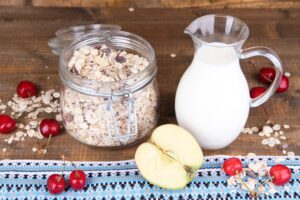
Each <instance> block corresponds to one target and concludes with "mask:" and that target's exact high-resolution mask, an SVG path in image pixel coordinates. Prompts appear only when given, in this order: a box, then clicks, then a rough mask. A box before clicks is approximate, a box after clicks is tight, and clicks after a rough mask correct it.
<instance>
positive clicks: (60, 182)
mask: <svg viewBox="0 0 300 200" xmlns="http://www.w3.org/2000/svg"><path fill="white" fill-rule="evenodd" d="M47 188H48V190H49V192H50V193H51V194H60V193H62V192H63V191H64V190H65V188H66V181H65V179H64V177H63V176H62V175H59V174H52V175H51V176H49V178H48V180H47Z"/></svg>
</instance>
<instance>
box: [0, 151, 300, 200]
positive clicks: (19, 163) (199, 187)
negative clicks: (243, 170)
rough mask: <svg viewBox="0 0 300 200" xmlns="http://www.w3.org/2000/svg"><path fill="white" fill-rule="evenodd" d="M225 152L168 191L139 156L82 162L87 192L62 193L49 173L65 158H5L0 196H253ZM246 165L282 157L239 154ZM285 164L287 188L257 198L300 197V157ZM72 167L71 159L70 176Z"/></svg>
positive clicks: (105, 198)
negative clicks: (53, 190)
mask: <svg viewBox="0 0 300 200" xmlns="http://www.w3.org/2000/svg"><path fill="white" fill-rule="evenodd" d="M225 158H226V157H225V156H212V157H206V158H205V163H204V165H203V167H202V168H201V169H200V170H199V171H198V172H197V175H196V177H195V179H194V180H193V181H192V182H191V183H190V184H188V186H187V187H186V188H185V189H182V190H178V191H171V190H164V189H160V188H158V187H156V186H153V185H151V184H149V183H148V182H147V181H145V179H143V177H142V176H141V175H140V173H139V172H138V170H137V168H136V165H135V163H134V161H132V160H130V161H120V162H77V167H78V168H79V169H82V170H85V172H86V173H87V176H88V183H87V186H86V187H85V188H84V189H83V190H82V191H77V192H76V191H74V190H72V189H71V188H69V187H68V188H66V191H65V192H64V193H62V194H60V195H51V194H49V193H48V191H47V187H46V182H47V177H48V176H49V175H50V174H53V173H61V170H62V162H61V161H36V160H3V161H0V199H43V200H48V199H57V200H59V199H74V200H75V199H78V200H79V199H95V200H96V199H102V200H118V199H124V200H125V199H130V200H136V199H145V200H146V199H161V200H164V199H166V200H173V199H174V200H175V199H182V200H183V199H189V200H193V199H197V200H200V199H219V200H222V199H224V200H225V199H226V200H227V199H251V198H250V196H249V194H248V193H247V192H246V191H241V190H240V189H238V188H237V187H235V186H230V185H228V184H227V179H228V177H227V176H226V175H225V174H224V172H222V170H221V169H220V167H221V165H222V163H223V161H224V159H225ZM240 158H241V159H242V161H243V164H244V165H245V166H247V163H248V162H249V161H250V160H251V161H260V160H264V161H266V162H267V163H268V165H274V164H276V162H277V161H278V158H279V157H268V156H262V157H255V158H252V159H250V160H249V159H246V158H245V157H240ZM280 158H281V159H282V158H283V160H284V161H282V162H281V163H283V164H286V165H288V166H289V167H290V168H291V169H292V173H293V175H292V179H291V181H290V182H289V183H288V184H287V187H288V188H289V189H288V190H287V189H286V188H285V189H284V188H283V187H280V188H279V187H278V188H277V190H278V192H276V193H274V194H269V195H266V194H264V195H260V196H259V198H257V199H300V174H299V170H300V157H280ZM71 170H73V167H72V166H71V164H67V166H66V172H65V178H68V175H69V174H70V171H71Z"/></svg>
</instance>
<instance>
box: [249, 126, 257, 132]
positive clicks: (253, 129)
mask: <svg viewBox="0 0 300 200" xmlns="http://www.w3.org/2000/svg"><path fill="white" fill-rule="evenodd" d="M251 130H252V131H253V132H254V133H257V132H258V131H259V128H258V127H257V126H254V127H252V128H251Z"/></svg>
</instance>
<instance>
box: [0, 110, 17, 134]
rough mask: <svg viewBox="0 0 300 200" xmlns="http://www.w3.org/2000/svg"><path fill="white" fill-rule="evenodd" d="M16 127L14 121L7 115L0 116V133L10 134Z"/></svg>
mask: <svg viewBox="0 0 300 200" xmlns="http://www.w3.org/2000/svg"><path fill="white" fill-rule="evenodd" d="M15 127H16V121H15V120H14V119H13V118H11V117H10V116H9V115H4V114H3V115H0V133H10V132H12V131H13V130H14V129H15Z"/></svg>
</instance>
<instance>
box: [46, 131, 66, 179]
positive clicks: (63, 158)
mask: <svg viewBox="0 0 300 200" xmlns="http://www.w3.org/2000/svg"><path fill="white" fill-rule="evenodd" d="M50 136H51V135H50ZM61 158H62V160H63V170H62V171H61V175H60V177H59V180H58V181H60V179H62V177H63V175H64V172H65V166H66V161H65V156H64V155H62V156H61Z"/></svg>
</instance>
